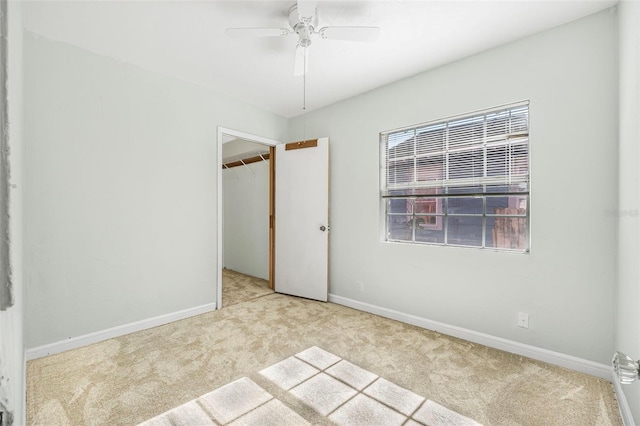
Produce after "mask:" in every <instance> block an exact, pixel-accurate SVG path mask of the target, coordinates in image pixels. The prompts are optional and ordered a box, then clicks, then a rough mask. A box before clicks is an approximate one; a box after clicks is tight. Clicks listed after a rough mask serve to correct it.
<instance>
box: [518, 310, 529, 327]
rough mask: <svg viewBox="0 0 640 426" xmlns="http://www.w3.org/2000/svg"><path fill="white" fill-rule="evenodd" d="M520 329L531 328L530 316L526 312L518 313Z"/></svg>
mask: <svg viewBox="0 0 640 426" xmlns="http://www.w3.org/2000/svg"><path fill="white" fill-rule="evenodd" d="M518 327H521V328H529V314H528V313H526V312H518Z"/></svg>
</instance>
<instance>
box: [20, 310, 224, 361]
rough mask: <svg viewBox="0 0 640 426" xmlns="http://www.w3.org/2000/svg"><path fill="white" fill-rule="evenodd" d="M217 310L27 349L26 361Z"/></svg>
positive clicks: (163, 317) (189, 312)
mask: <svg viewBox="0 0 640 426" xmlns="http://www.w3.org/2000/svg"><path fill="white" fill-rule="evenodd" d="M215 309H216V304H215V303H208V304H206V305H201V306H196V307H193V308H189V309H184V310H182V311H177V312H172V313H170V314H165V315H160V316H157V317H153V318H148V319H144V320H141V321H136V322H132V323H129V324H124V325H119V326H117V327H113V328H108V329H106V330H101V331H96V332H94V333H89V334H85V335H83V336H78V337H71V338H69V339H67V340H62V341H60V342H54V343H50V344H48V345H43V346H38V347H35V348H31V349H27V350H26V352H25V355H26V359H27V361H31V360H33V359H37V358H42V357H44V356H47V355H53V354H57V353H60V352H64V351H68V350H70V349H77V348H80V347H83V346H87V345H91V344H93V343H98V342H101V341H103V340H107V339H113V338H114V337H119V336H124V335H125V334H129V333H133V332H136V331H142V330H146V329H149V328H153V327H157V326H159V325H165V324H168V323H170V322H174V321H179V320H182V319H185V318H189V317H193V316H196V315H200V314H204V313H207V312H211V311H214V310H215Z"/></svg>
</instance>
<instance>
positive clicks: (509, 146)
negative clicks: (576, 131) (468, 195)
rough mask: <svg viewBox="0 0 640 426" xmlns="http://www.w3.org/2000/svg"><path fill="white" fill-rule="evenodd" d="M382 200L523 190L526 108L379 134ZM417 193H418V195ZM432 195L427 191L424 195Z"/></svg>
mask: <svg viewBox="0 0 640 426" xmlns="http://www.w3.org/2000/svg"><path fill="white" fill-rule="evenodd" d="M381 137H382V149H383V155H384V164H383V167H382V169H383V170H382V173H381V175H382V182H381V183H382V188H381V189H382V191H383V196H384V195H387V196H388V195H402V194H405V195H410V194H416V193H417V192H416V191H415V190H416V189H425V188H432V189H437V191H436V192H438V193H441V194H444V193H449V192H453V191H450V189H455V192H457V193H462V192H464V189H465V188H466V189H467V190H468V191H469V192H492V190H498V188H504V187H505V186H507V187H509V188H510V191H514V190H515V191H518V192H528V190H529V106H528V102H527V103H520V104H515V105H509V106H505V107H501V108H499V109H494V110H488V111H483V112H479V113H475V114H473V115H469V116H463V117H456V118H451V119H448V120H443V121H437V122H432V123H427V124H423V125H419V126H415V127H411V128H405V129H400V130H394V131H390V132H385V133H382V134H381ZM419 192H420V191H418V193H419ZM429 192H433V191H429Z"/></svg>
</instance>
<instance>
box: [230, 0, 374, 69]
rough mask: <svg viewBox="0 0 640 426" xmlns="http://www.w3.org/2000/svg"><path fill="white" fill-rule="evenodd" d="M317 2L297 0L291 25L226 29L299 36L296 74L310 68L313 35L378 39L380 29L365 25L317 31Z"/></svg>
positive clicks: (240, 33)
mask: <svg viewBox="0 0 640 426" xmlns="http://www.w3.org/2000/svg"><path fill="white" fill-rule="evenodd" d="M317 3H318V2H317V1H315V0H298V1H297V3H296V4H294V5H293V6H291V8H290V9H289V25H290V28H255V27H254V28H227V29H226V31H225V33H226V34H227V35H228V36H229V37H234V38H241V37H284V36H288V35H291V34H296V35H297V36H298V45H297V47H296V56H295V63H294V67H293V75H295V76H301V75H305V74H306V72H307V69H308V63H309V61H308V54H309V46H311V42H312V36H314V35H318V36H319V37H320V38H321V39H333V40H350V41H365V42H372V41H375V40H376V39H377V38H378V35H379V34H380V28H378V27H366V26H364V27H363V26H327V27H322V28H320V29H317V30H316V27H317V24H318V15H317V10H316V5H317Z"/></svg>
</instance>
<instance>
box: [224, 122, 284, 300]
mask: <svg viewBox="0 0 640 426" xmlns="http://www.w3.org/2000/svg"><path fill="white" fill-rule="evenodd" d="M228 137H232V138H234V139H244V140H247V141H250V142H255V143H259V144H263V145H267V146H269V150H270V153H271V156H270V160H269V225H270V226H269V287H270V288H272V289H273V286H274V276H273V262H274V259H275V256H274V235H275V234H274V228H273V224H274V214H275V203H274V196H275V195H274V194H275V192H274V176H275V155H274V151H275V150H274V147H275V146H276V145H278V144H280V143H281V142H280V141H277V140H275V139H269V138H265V137H263V136H258V135H253V134H251V133H247V132H242V131H239V130H234V129H229V128H226V127H222V126H218V138H217V160H216V167H217V169H218V173H217V176H218V185H217V191H216V192H217V194H216V196H217V198H216V199H217V222H218V223H217V238H218V259H217V264H216V268H217V275H218V277H217V282H216V309H220V308H221V307H222V268H223V266H224V263H223V257H222V255H223V244H222V243H223V241H224V235H223V227H222V225H223V220H222V215H223V206H222V145H223V144H225V143H226V142H230V140H227V139H228ZM265 225H267V224H265Z"/></svg>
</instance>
